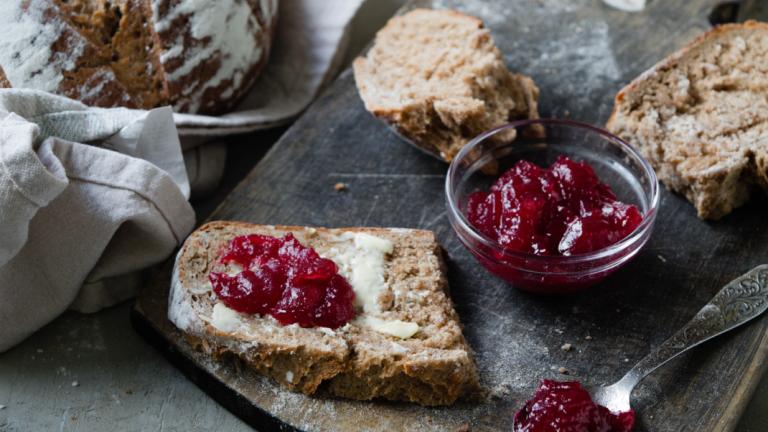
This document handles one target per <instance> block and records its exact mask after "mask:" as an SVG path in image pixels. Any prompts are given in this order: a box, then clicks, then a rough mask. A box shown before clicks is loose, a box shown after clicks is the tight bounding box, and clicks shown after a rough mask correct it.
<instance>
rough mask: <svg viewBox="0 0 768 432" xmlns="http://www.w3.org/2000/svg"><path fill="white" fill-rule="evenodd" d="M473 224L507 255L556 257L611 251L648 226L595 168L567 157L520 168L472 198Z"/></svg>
mask: <svg viewBox="0 0 768 432" xmlns="http://www.w3.org/2000/svg"><path fill="white" fill-rule="evenodd" d="M467 218H468V219H469V221H470V223H472V225H474V227H475V228H476V229H477V230H479V231H480V232H481V233H483V234H484V235H486V236H487V237H490V238H491V239H493V240H495V241H496V242H497V243H498V244H500V245H501V246H502V247H503V248H504V249H506V250H511V251H516V252H525V253H532V254H535V255H550V256H551V255H559V256H569V255H576V254H582V253H587V252H592V251H596V250H598V249H602V248H604V247H607V246H610V245H612V244H614V243H616V242H618V241H620V240H622V239H623V238H624V237H626V236H627V235H629V234H630V233H632V231H634V230H635V228H637V226H638V225H640V222H641V221H642V220H643V216H642V215H641V213H640V211H639V210H638V209H637V207H636V206H634V205H631V204H625V203H622V202H620V201H618V200H617V199H616V195H614V193H613V191H612V190H611V188H610V187H609V186H608V185H606V184H605V183H602V182H601V181H600V179H599V178H598V177H597V175H595V172H594V170H592V167H590V166H589V165H588V164H586V163H583V162H575V161H573V160H571V159H568V158H567V157H565V156H560V157H558V158H557V160H556V161H555V163H554V164H552V165H551V166H550V167H549V168H542V167H539V166H538V165H536V164H533V163H531V162H528V161H525V160H521V161H519V162H517V163H516V164H515V165H514V166H513V167H512V168H511V169H509V170H508V171H506V172H505V173H504V174H502V175H501V177H499V178H498V179H497V180H496V181H495V183H494V184H493V185H492V186H491V188H490V190H489V191H481V192H475V193H473V194H471V195H470V196H469V200H468V203H467Z"/></svg>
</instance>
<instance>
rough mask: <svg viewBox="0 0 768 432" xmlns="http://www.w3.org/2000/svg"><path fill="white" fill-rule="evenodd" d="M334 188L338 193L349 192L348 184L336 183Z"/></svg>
mask: <svg viewBox="0 0 768 432" xmlns="http://www.w3.org/2000/svg"><path fill="white" fill-rule="evenodd" d="M333 188H334V189H335V190H336V192H342V191H345V190H347V184H346V183H336V184H335V185H333Z"/></svg>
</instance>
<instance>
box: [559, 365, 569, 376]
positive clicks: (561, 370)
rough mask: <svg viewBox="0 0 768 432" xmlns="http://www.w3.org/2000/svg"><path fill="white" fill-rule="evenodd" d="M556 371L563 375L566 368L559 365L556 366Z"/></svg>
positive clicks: (565, 373)
mask: <svg viewBox="0 0 768 432" xmlns="http://www.w3.org/2000/svg"><path fill="white" fill-rule="evenodd" d="M557 373H560V374H563V375H568V369H566V368H564V367H562V366H560V367H559V368H557Z"/></svg>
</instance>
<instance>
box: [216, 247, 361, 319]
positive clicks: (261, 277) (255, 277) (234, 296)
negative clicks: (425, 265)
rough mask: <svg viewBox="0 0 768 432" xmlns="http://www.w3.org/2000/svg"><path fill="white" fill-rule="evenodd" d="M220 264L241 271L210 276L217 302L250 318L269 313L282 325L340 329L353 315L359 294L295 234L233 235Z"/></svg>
mask: <svg viewBox="0 0 768 432" xmlns="http://www.w3.org/2000/svg"><path fill="white" fill-rule="evenodd" d="M220 262H221V263H222V264H231V263H235V264H238V265H239V266H240V267H242V269H243V270H242V271H240V272H239V273H237V274H236V275H230V274H227V273H222V272H211V273H210V275H209V276H208V277H209V279H210V281H211V285H212V286H213V291H214V292H215V293H216V295H217V296H218V298H219V300H221V302H222V303H224V305H225V306H227V307H229V308H230V309H234V310H236V311H238V312H241V313H246V314H269V315H272V316H273V317H274V318H275V319H276V320H277V321H279V322H280V323H281V324H283V325H288V324H294V323H296V324H298V325H300V326H302V327H330V328H333V329H335V328H338V327H341V326H343V325H344V324H346V323H347V322H349V321H350V320H352V318H354V317H355V308H354V300H355V293H354V291H353V290H352V287H351V286H350V285H349V283H348V282H347V280H346V279H345V278H344V277H343V276H341V275H340V274H339V273H338V268H337V267H336V264H335V263H334V262H333V261H331V260H329V259H325V258H322V257H320V255H318V254H317V252H316V251H315V250H314V249H312V248H310V247H306V246H304V245H302V244H301V243H300V242H299V241H298V240H296V238H295V237H294V236H293V234H291V233H288V234H286V235H285V236H284V237H282V238H276V237H270V236H265V235H257V234H254V235H244V236H239V237H235V238H234V239H233V240H232V241H231V242H230V243H229V245H228V246H227V248H226V249H225V251H224V253H223V255H222V257H221V259H220Z"/></svg>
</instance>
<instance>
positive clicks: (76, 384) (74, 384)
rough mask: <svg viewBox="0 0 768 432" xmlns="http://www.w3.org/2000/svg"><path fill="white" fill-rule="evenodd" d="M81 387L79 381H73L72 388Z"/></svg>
mask: <svg viewBox="0 0 768 432" xmlns="http://www.w3.org/2000/svg"><path fill="white" fill-rule="evenodd" d="M79 385H80V383H79V382H77V381H72V387H77V386H79Z"/></svg>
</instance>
